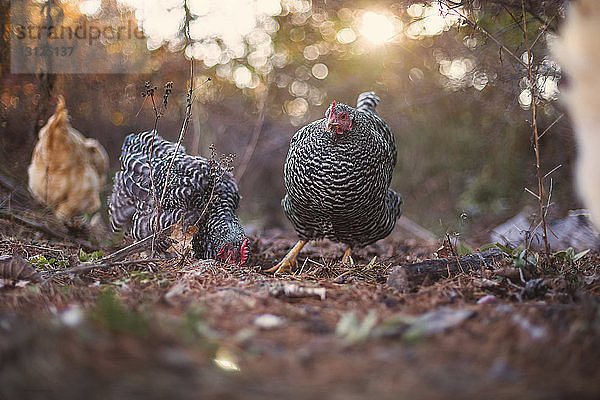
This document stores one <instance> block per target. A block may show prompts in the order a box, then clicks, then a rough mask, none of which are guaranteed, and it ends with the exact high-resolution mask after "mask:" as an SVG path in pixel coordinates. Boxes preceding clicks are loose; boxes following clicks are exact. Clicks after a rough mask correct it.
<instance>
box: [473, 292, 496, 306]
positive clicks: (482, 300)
mask: <svg viewBox="0 0 600 400" xmlns="http://www.w3.org/2000/svg"><path fill="white" fill-rule="evenodd" d="M496 301H498V298H497V297H496V296H494V295H493V294H486V295H485V296H483V297H482V298H480V299H479V300H477V304H492V303H495V302H496Z"/></svg>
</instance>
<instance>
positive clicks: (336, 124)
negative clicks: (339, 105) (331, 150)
mask: <svg viewBox="0 0 600 400" xmlns="http://www.w3.org/2000/svg"><path fill="white" fill-rule="evenodd" d="M338 125H339V124H338V123H337V122H331V121H329V122H328V123H327V130H326V132H330V131H331V130H332V129H334V128H335V127H337V126H338Z"/></svg>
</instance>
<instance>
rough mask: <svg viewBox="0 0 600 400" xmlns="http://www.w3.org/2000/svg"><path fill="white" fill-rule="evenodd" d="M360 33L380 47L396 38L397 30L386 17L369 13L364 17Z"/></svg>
mask: <svg viewBox="0 0 600 400" xmlns="http://www.w3.org/2000/svg"><path fill="white" fill-rule="evenodd" d="M360 33H361V34H362V35H363V36H364V37H365V38H366V39H367V40H368V41H370V42H371V43H373V44H375V45H380V44H383V43H385V42H387V41H389V40H390V39H392V38H393V37H394V34H395V28H394V24H393V23H392V21H390V20H389V19H388V17H386V16H385V15H381V14H377V13H375V12H373V11H367V12H366V13H365V14H364V15H363V17H362V26H361V28H360Z"/></svg>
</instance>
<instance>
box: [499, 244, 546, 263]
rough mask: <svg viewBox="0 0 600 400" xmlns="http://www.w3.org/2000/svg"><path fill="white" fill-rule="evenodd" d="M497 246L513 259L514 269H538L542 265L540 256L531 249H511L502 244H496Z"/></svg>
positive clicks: (519, 247)
mask: <svg viewBox="0 0 600 400" xmlns="http://www.w3.org/2000/svg"><path fill="white" fill-rule="evenodd" d="M495 246H496V247H497V248H499V249H500V250H502V251H503V252H504V253H505V254H506V255H507V256H509V257H510V258H511V259H512V265H511V266H512V267H513V268H528V267H531V266H536V267H538V266H539V265H540V255H539V254H538V253H536V252H533V251H531V250H529V249H525V248H523V246H517V247H510V246H506V245H503V244H501V243H496V244H495Z"/></svg>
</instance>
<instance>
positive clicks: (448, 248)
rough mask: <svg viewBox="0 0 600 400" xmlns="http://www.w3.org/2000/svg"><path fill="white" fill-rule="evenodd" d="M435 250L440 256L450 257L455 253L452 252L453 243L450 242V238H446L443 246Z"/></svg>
mask: <svg viewBox="0 0 600 400" xmlns="http://www.w3.org/2000/svg"><path fill="white" fill-rule="evenodd" d="M435 252H436V254H437V256H438V258H448V257H452V256H453V255H454V254H453V252H452V245H451V244H450V242H449V241H448V239H444V243H443V244H442V247H440V248H439V249H437V250H436V251H435Z"/></svg>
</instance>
